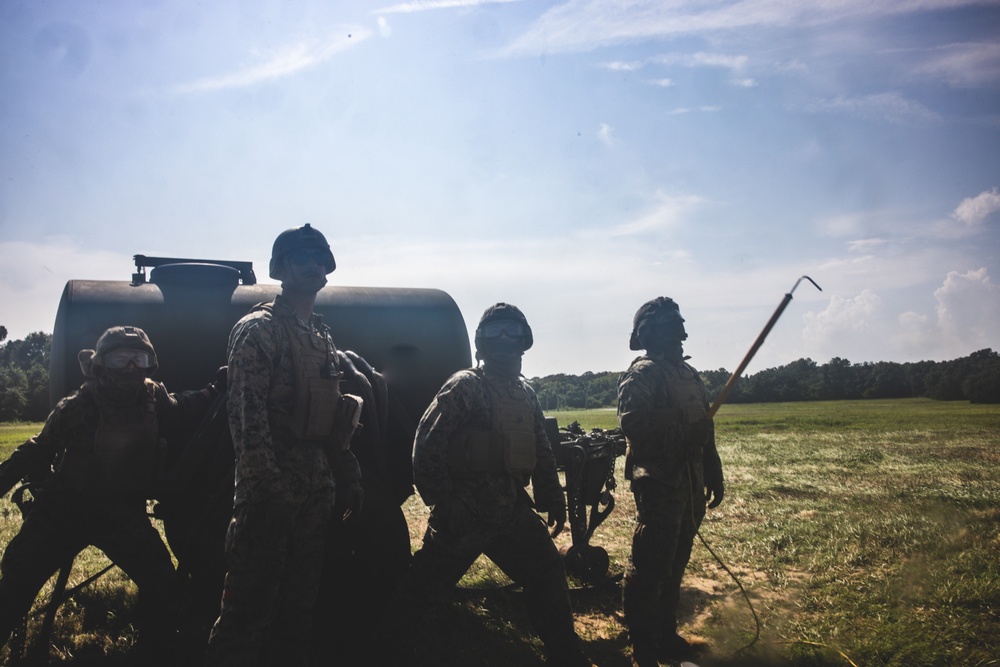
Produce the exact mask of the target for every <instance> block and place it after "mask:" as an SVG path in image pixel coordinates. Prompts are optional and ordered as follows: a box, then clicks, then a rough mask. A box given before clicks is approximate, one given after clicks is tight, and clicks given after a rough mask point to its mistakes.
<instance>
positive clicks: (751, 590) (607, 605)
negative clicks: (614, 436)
mask: <svg viewBox="0 0 1000 667" xmlns="http://www.w3.org/2000/svg"><path fill="white" fill-rule="evenodd" d="M552 416H555V417H557V418H558V420H559V423H560V425H566V424H568V423H570V422H571V421H579V422H580V424H581V425H582V426H583V427H585V428H587V429H590V428H613V427H614V426H615V415H614V411H612V410H591V411H582V412H559V413H553V414H552ZM716 423H717V439H718V443H719V450H720V453H721V456H722V460H723V465H724V467H725V471H726V480H727V488H726V499H725V502H724V503H723V504H722V505H721V506H720V507H719V508H717V509H715V510H710V511H709V514H708V518H707V519H706V521H705V523H704V525H703V527H702V531H701V532H702V536H703V537H704V539H705V540H706V541H707V543H708V544H709V545H710V546H711V547H712V549H713V550H714V551H715V552H716V553H717V554H718V555H719V557H720V558H721V560H722V561H723V562H724V563H725V565H726V566H727V567H728V568H729V569H730V570H731V571H732V572H733V573H734V574H735V575H736V577H737V578H738V579H739V581H740V582H741V584H742V586H743V587H744V589H745V590H746V592H747V594H748V596H749V599H750V601H751V602H752V605H753V609H754V610H755V612H756V615H757V617H758V618H759V621H760V628H759V629H760V636H759V639H757V640H756V641H755V642H753V640H754V637H755V635H756V634H757V625H756V623H755V620H754V615H753V613H752V612H751V609H750V607H749V606H748V603H747V601H746V600H744V598H743V596H742V595H741V594H740V590H739V588H738V587H737V585H736V583H734V581H733V579H732V578H731V577H730V575H729V574H727V573H726V571H725V570H724V569H723V567H722V566H720V564H719V563H718V562H717V561H716V560H715V558H713V556H712V555H711V554H710V553H709V551H708V550H707V549H706V548H705V547H704V546H703V545H702V544H700V543H696V544H695V551H694V555H693V556H692V561H691V565H690V566H689V568H688V573H687V577H686V579H685V584H684V588H683V590H682V597H683V599H682V628H681V630H682V633H685V634H689V635H695V636H698V637H701V638H703V639H705V640H707V641H708V642H709V644H710V646H711V649H710V652H709V653H708V654H706V655H705V656H704V657H703V658H702V659H700V660H699V661H698V662H699V664H700V665H702V667H707V666H710V665H716V666H731V665H760V666H788V667H806V666H834V665H850V664H852V663H853V664H855V665H858V667H867V666H871V667H888V666H893V667H903V666H904V665H905V666H907V667H909V666H918V667H919V666H932V665H941V666H945V665H947V666H948V667H953V666H959V665H961V666H970V667H985V666H987V665H1000V639H998V637H1000V465H998V464H1000V406H995V405H994V406H979V405H970V404H968V403H959V402H948V403H943V402H934V401H928V400H921V399H918V400H893V401H857V402H852V401H845V402H829V403H790V404H768V405H727V406H725V407H723V409H722V410H721V411H720V413H719V415H718V416H717V418H716ZM39 426H40V425H37V424H36V425H26V426H0V455H2V456H3V457H6V455H7V452H9V451H10V449H12V448H13V447H14V446H16V445H17V444H19V443H20V442H21V441H23V440H24V438H25V437H27V436H28V435H30V434H31V433H33V432H34V431H35V430H37V428H38V427H39ZM619 462H620V459H619ZM618 468H619V472H618V477H619V488H618V490H617V491H616V494H615V495H616V499H617V506H616V508H615V510H614V512H613V513H612V515H611V516H610V517H609V518H608V520H607V521H606V522H605V523H604V524H602V525H601V526H600V527H599V528H598V529H597V531H596V533H595V535H594V537H593V539H592V540H591V544H593V545H597V546H601V547H603V548H604V549H606V550H607V551H608V553H609V556H610V560H611V572H612V573H618V572H621V570H622V569H623V567H624V564H625V562H626V559H627V557H628V551H629V545H630V540H631V530H632V512H633V505H632V501H631V495H630V494H629V493H628V490H627V487H626V486H625V484H624V481H623V480H621V471H620V468H621V466H620V465H619V466H618ZM404 510H405V512H406V515H407V519H408V521H409V523H410V529H411V536H412V539H413V544H414V546H417V545H419V540H420V536H421V534H422V531H423V527H424V525H425V522H426V516H427V514H426V510H425V509H424V507H423V505H422V504H421V503H420V501H419V498H411V499H410V501H408V502H407V503H406V504H405V506H404ZM19 521H20V519H19V516H18V513H17V510H16V508H14V506H13V505H12V504H11V503H10V502H9V499H4V500H2V501H0V544H3V545H5V544H6V542H7V540H9V539H10V537H11V535H12V534H13V533H14V532H15V531H16V530H17V527H18V525H19ZM568 541H569V538H568V537H567V536H565V535H564V536H560V537H559V538H558V540H557V542H558V543H559V544H566V543H568ZM81 560H82V561H83V566H82V567H81V568H79V569H80V572H79V573H75V574H74V577H73V580H74V581H79V580H81V579H82V578H83V577H84V576H85V573H86V572H87V571H88V569H89V570H93V569H99V568H100V567H103V564H104V563H105V562H106V561H103V559H102V557H101V556H100V555H99V554H92V555H85V556H84V557H82V558H81ZM114 572H117V571H114ZM506 583H507V581H506V579H505V578H504V577H503V575H502V574H501V573H499V572H498V571H496V569H495V568H493V567H492V566H491V564H490V563H489V562H488V561H486V560H485V559H480V561H479V562H478V563H477V564H476V566H475V567H474V568H473V570H472V571H470V573H469V574H468V575H467V576H466V578H465V579H464V580H463V582H462V586H463V587H462V589H461V590H459V591H457V592H456V600H457V604H456V605H455V606H454V607H453V608H452V609H450V610H448V611H446V612H442V615H441V618H440V621H441V622H440V626H441V635H440V636H439V637H433V638H429V641H428V642H427V646H426V647H424V648H423V649H421V653H420V655H418V656H417V662H415V663H413V664H421V665H422V664H426V665H469V664H477V665H540V664H542V663H541V659H540V658H539V656H540V646H539V644H538V642H537V640H534V639H533V638H532V637H531V635H530V632H529V627H528V623H527V617H526V614H525V613H524V609H523V607H522V606H521V604H520V600H519V597H520V594H519V592H518V591H517V590H516V589H513V588H510V587H505V584H506ZM571 584H572V586H573V590H572V591H571V597H572V600H573V604H574V610H575V612H576V619H577V630H578V632H579V633H580V635H581V637H583V639H584V642H585V648H586V650H587V652H588V654H589V655H590V656H591V658H592V659H593V660H594V662H595V663H596V664H598V665H601V666H602V667H625V666H627V665H628V664H629V661H628V657H627V656H628V652H627V642H626V636H625V632H624V628H623V626H622V623H621V612H620V589H619V587H618V585H617V583H615V582H613V581H612V582H609V583H608V584H606V585H600V586H582V585H581V584H580V582H576V581H571ZM133 602H134V588H133V587H132V586H131V584H129V583H128V582H127V581H123V580H122V577H121V576H120V575H114V574H112V575H108V576H107V577H104V578H102V579H101V580H100V581H99V582H98V583H97V584H96V585H95V586H94V587H92V588H88V589H86V590H85V591H84V592H83V593H82V594H81V597H80V598H79V599H78V600H77V601H74V602H71V603H70V604H68V605H67V606H66V607H65V608H64V612H63V613H61V615H60V617H59V619H57V621H56V631H55V635H54V636H55V644H56V646H55V648H54V649H53V651H52V660H53V661H54V662H59V663H60V664H72V665H81V664H123V663H122V656H124V655H127V654H128V651H129V649H130V647H131V644H132V636H131V629H130V627H129V625H128V619H129V618H130V616H131V611H130V610H131V605H132V603H133ZM85 609H86V610H90V611H87V612H86V613H85V612H84V610H85ZM94 610H96V611H94ZM751 642H753V643H752V645H750V644H751ZM748 645H750V646H749V647H748ZM5 655H6V653H5V652H3V653H0V662H2V661H3V659H4V658H5ZM97 656H104V657H103V658H102V659H101V660H100V661H99V662H94V659H95V657H97Z"/></svg>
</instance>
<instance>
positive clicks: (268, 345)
mask: <svg viewBox="0 0 1000 667" xmlns="http://www.w3.org/2000/svg"><path fill="white" fill-rule="evenodd" d="M276 351H277V341H276V339H275V336H274V331H273V329H272V328H271V327H268V326H266V324H264V323H263V322H262V320H260V319H251V320H248V321H241V322H239V323H237V325H236V327H235V328H234V329H233V333H232V335H231V336H230V343H229V399H228V404H227V406H228V409H229V427H230V430H231V431H232V436H233V449H234V452H235V455H236V472H237V475H238V476H239V478H240V479H241V480H242V482H243V484H244V486H245V488H246V490H247V496H248V498H255V499H261V498H267V497H268V496H270V495H271V492H272V489H273V486H274V485H275V484H277V483H278V481H279V480H280V478H281V471H280V469H279V468H278V465H277V462H276V461H275V456H274V445H273V443H272V441H271V427H270V424H269V422H268V404H267V399H268V392H269V389H270V386H271V373H272V370H273V363H274V361H273V360H274V359H275V358H276V355H277V352H276Z"/></svg>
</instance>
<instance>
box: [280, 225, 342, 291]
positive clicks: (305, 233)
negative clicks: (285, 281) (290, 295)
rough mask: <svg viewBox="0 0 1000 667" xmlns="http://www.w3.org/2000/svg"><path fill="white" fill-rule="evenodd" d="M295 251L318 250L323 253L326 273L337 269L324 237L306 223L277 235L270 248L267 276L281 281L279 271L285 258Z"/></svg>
mask: <svg viewBox="0 0 1000 667" xmlns="http://www.w3.org/2000/svg"><path fill="white" fill-rule="evenodd" d="M296 250H318V251H320V252H321V253H323V255H324V257H323V260H324V267H325V269H326V273H327V274H330V273H333V271H334V270H335V269H336V268H337V262H336V261H335V260H334V259H333V252H332V251H331V250H330V244H329V243H327V242H326V237H325V236H323V234H322V233H321V232H320V231H319V230H316V229H313V228H312V225H310V224H309V223H308V222H307V223H306V224H304V225H302V226H301V227H292V228H291V229H286V230H285V231H283V232H281V233H280V234H278V238H276V239H275V240H274V245H273V246H272V247H271V262H270V264H269V265H268V275H269V276H270V277H271V278H273V279H274V280H281V278H282V276H281V270H282V266H283V260H284V258H285V256H286V255H287V254H288V253H290V252H295V251H296Z"/></svg>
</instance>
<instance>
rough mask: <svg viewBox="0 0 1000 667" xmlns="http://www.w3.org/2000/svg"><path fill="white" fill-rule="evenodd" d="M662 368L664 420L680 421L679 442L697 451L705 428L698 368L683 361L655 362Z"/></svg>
mask: <svg viewBox="0 0 1000 667" xmlns="http://www.w3.org/2000/svg"><path fill="white" fill-rule="evenodd" d="M656 365H657V367H658V368H661V369H662V371H663V376H664V379H665V381H666V384H665V387H666V393H667V397H668V399H669V405H670V406H671V407H669V408H665V412H666V413H667V421H670V422H675V423H680V424H681V425H682V426H683V429H682V430H681V433H683V438H684V441H683V443H678V444H681V445H682V446H683V447H684V449H686V450H687V451H688V452H689V453H696V454H698V455H699V457H700V455H701V448H702V447H704V446H705V444H706V442H707V440H708V435H709V430H708V422H707V421H706V420H705V416H706V415H707V414H708V407H707V400H708V399H707V396H706V394H705V385H704V384H702V382H701V378H699V377H698V372H697V371H695V370H694V369H693V368H691V367H690V366H688V365H687V364H682V365H681V366H671V365H670V364H665V363H657V364H656Z"/></svg>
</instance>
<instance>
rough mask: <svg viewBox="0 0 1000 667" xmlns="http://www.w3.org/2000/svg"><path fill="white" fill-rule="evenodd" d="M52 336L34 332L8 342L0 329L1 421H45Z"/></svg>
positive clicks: (4, 328)
mask: <svg viewBox="0 0 1000 667" xmlns="http://www.w3.org/2000/svg"><path fill="white" fill-rule="evenodd" d="M51 352H52V334H47V333H42V332H40V331H39V332H35V333H30V334H28V335H27V336H25V337H24V340H7V328H6V327H3V326H0V422H5V421H44V420H45V418H46V417H47V416H48V414H49V356H50V354H51Z"/></svg>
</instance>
